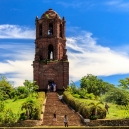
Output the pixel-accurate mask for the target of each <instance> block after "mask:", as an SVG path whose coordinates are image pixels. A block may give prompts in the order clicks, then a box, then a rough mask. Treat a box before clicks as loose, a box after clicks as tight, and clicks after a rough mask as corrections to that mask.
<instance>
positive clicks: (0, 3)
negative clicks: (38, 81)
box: [0, 0, 129, 86]
mask: <svg viewBox="0 0 129 129" xmlns="http://www.w3.org/2000/svg"><path fill="white" fill-rule="evenodd" d="M49 8H52V9H53V10H55V11H56V12H57V13H58V14H59V15H60V17H63V16H64V17H65V19H66V36H67V37H66V38H67V49H68V51H67V55H68V58H69V62H70V79H69V80H70V82H71V81H74V82H78V81H79V80H80V79H81V78H82V77H83V76H85V75H87V74H93V75H96V76H98V77H99V78H101V79H103V80H104V81H107V82H109V83H112V84H115V85H117V84H118V81H119V79H124V78H126V77H129V1H128V0H65V1H64V0H0V74H1V75H5V76H6V77H7V78H8V80H9V81H10V82H11V83H12V84H13V85H14V86H20V85H23V82H24V80H25V79H28V80H33V68H32V66H31V64H32V62H33V60H34V54H35V50H34V48H35V46H34V40H35V18H36V16H38V18H39V19H40V17H41V16H42V14H43V13H44V12H45V11H47V10H48V9H49ZM77 84H78V83H77Z"/></svg>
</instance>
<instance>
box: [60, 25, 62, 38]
mask: <svg viewBox="0 0 129 129" xmlns="http://www.w3.org/2000/svg"><path fill="white" fill-rule="evenodd" d="M60 37H62V24H60Z"/></svg>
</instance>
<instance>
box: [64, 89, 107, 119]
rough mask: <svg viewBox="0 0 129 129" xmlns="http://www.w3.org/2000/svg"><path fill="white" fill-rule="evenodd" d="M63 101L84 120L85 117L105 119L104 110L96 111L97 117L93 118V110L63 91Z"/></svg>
mask: <svg viewBox="0 0 129 129" xmlns="http://www.w3.org/2000/svg"><path fill="white" fill-rule="evenodd" d="M63 100H64V101H65V102H66V103H67V104H68V105H70V106H71V107H72V108H73V109H74V110H75V111H77V112H79V113H80V114H81V115H82V116H83V117H84V118H85V117H86V116H88V117H89V116H92V118H91V119H97V118H101V119H103V118H105V117H106V114H105V113H106V112H105V110H104V109H102V108H99V109H98V110H97V111H98V116H97V117H94V116H93V115H92V114H91V111H92V110H93V108H92V107H91V106H88V104H87V103H86V102H81V101H79V99H76V98H74V97H73V96H72V95H71V94H70V92H68V91H65V92H64V93H63Z"/></svg>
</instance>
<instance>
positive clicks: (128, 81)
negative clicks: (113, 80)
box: [118, 78, 129, 90]
mask: <svg viewBox="0 0 129 129" xmlns="http://www.w3.org/2000/svg"><path fill="white" fill-rule="evenodd" d="M119 83H120V84H119V85H118V86H119V87H121V88H122V89H127V90H128V89H129V78H125V79H120V80H119Z"/></svg>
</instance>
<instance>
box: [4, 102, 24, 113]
mask: <svg viewBox="0 0 129 129" xmlns="http://www.w3.org/2000/svg"><path fill="white" fill-rule="evenodd" d="M25 101H26V99H18V100H16V101H14V99H8V100H5V101H4V102H5V109H12V110H13V112H14V113H18V112H19V111H20V109H21V105H22V103H24V102H25Z"/></svg>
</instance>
